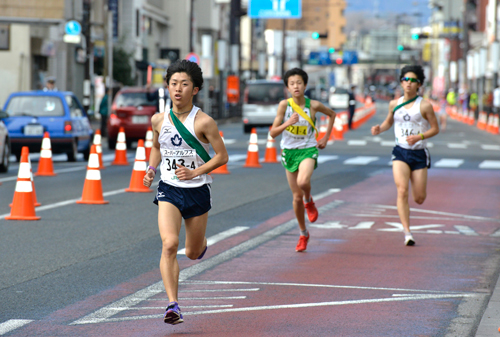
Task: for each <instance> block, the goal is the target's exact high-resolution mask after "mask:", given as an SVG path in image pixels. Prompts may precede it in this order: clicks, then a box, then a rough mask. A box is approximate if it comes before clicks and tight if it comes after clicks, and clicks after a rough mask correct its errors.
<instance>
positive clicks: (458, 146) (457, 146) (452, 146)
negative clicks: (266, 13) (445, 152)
mask: <svg viewBox="0 0 500 337" xmlns="http://www.w3.org/2000/svg"><path fill="white" fill-rule="evenodd" d="M447 146H448V148H450V149H466V148H467V144H463V143H448V144H447Z"/></svg>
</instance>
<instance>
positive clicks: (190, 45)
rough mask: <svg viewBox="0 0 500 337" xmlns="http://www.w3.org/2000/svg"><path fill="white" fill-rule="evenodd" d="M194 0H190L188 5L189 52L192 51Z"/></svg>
mask: <svg viewBox="0 0 500 337" xmlns="http://www.w3.org/2000/svg"><path fill="white" fill-rule="evenodd" d="M193 21H194V0H191V5H190V7H189V52H191V53H193V52H194V34H193V33H194V32H193V30H194V22H193Z"/></svg>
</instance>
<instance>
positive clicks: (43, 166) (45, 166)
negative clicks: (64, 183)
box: [35, 132, 56, 176]
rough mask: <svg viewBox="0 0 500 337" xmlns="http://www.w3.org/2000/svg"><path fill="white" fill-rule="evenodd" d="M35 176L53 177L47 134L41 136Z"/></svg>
mask: <svg viewBox="0 0 500 337" xmlns="http://www.w3.org/2000/svg"><path fill="white" fill-rule="evenodd" d="M35 175H36V176H55V175H56V173H54V164H53V163H52V146H51V144H50V136H49V133H48V132H45V133H44V134H43V140H42V150H41V151H40V160H39V161H38V171H37V172H36V174H35Z"/></svg>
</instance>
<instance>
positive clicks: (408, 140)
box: [406, 135, 422, 145]
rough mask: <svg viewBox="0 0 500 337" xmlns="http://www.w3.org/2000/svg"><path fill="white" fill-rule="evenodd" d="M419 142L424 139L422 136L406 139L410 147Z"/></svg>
mask: <svg viewBox="0 0 500 337" xmlns="http://www.w3.org/2000/svg"><path fill="white" fill-rule="evenodd" d="M419 140H422V137H421V136H420V135H416V136H408V137H406V142H407V143H408V145H413V144H415V143H417V142H418V141H419Z"/></svg>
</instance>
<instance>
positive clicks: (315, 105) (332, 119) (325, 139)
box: [311, 100, 336, 149]
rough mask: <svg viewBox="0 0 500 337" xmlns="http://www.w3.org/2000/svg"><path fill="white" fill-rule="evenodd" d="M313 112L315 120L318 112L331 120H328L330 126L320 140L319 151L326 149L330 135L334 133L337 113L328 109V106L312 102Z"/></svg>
mask: <svg viewBox="0 0 500 337" xmlns="http://www.w3.org/2000/svg"><path fill="white" fill-rule="evenodd" d="M311 108H312V109H311V110H312V111H313V114H314V116H313V118H314V117H316V112H321V113H323V114H325V115H327V116H329V117H330V118H329V119H328V126H327V127H326V134H325V136H324V137H323V138H321V139H320V140H318V148H319V149H324V148H325V147H326V144H327V142H328V139H330V134H331V133H332V129H333V123H334V122H335V118H336V114H335V111H333V110H332V109H329V108H327V107H326V106H324V105H323V103H321V102H318V101H315V100H311Z"/></svg>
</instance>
